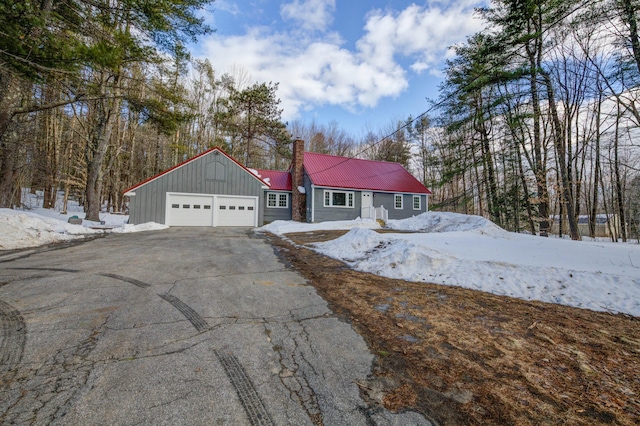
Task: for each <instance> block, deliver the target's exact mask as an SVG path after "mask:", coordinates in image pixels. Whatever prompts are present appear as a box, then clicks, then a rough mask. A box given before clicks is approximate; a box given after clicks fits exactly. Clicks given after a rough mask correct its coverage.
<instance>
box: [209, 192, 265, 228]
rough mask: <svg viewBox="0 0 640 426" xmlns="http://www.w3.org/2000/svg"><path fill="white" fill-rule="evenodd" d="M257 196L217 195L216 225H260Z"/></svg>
mask: <svg viewBox="0 0 640 426" xmlns="http://www.w3.org/2000/svg"><path fill="white" fill-rule="evenodd" d="M257 204H258V202H257V198H251V197H224V196H221V195H218V196H216V211H215V224H214V226H258V208H257Z"/></svg>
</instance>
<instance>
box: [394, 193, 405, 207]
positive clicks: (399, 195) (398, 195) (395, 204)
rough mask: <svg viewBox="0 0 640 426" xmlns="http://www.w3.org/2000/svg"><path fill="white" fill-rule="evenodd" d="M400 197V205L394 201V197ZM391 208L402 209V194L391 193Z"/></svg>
mask: <svg viewBox="0 0 640 426" xmlns="http://www.w3.org/2000/svg"><path fill="white" fill-rule="evenodd" d="M397 197H400V207H398V204H397V203H396V198H397ZM393 208H394V209H396V210H404V196H403V195H402V194H393Z"/></svg>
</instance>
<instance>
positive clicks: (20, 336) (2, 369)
mask: <svg viewBox="0 0 640 426" xmlns="http://www.w3.org/2000/svg"><path fill="white" fill-rule="evenodd" d="M26 340H27V326H26V324H25V322H24V318H22V315H20V312H19V311H18V310H17V309H15V308H14V307H13V306H11V305H9V304H8V303H6V302H3V301H2V300H0V379H2V381H1V382H0V388H5V387H7V386H9V384H10V383H11V380H12V379H13V377H15V375H16V373H17V368H16V367H17V365H18V364H19V363H20V360H21V359H22V353H23V352H24V345H25V342H26Z"/></svg>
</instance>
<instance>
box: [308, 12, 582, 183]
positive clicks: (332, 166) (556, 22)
mask: <svg viewBox="0 0 640 426" xmlns="http://www.w3.org/2000/svg"><path fill="white" fill-rule="evenodd" d="M590 3H591V0H585V1H584V2H581V3H579V4H577V5H576V6H575V7H574V8H572V9H570V10H568V11H567V12H566V13H565V14H563V15H560V16H559V17H558V18H557V19H556V20H554V21H552V22H551V24H550V25H549V26H548V27H547V28H544V29H543V30H542V31H541V32H540V35H542V34H545V33H546V32H548V31H549V30H551V29H552V28H554V27H555V26H556V25H557V24H559V23H560V22H562V21H563V20H564V19H566V18H568V17H569V16H570V15H572V14H574V13H575V12H577V11H578V10H579V9H582V8H583V7H585V6H586V5H588V4H590ZM514 55H515V53H514ZM497 67H498V65H496V64H492V65H490V66H489V68H488V69H487V70H486V71H487V72H491V71H494V70H495V69H496V68H497ZM481 77H484V75H483V74H480V75H477V76H476V77H474V78H472V79H471V80H470V81H469V82H467V83H465V84H464V85H463V86H461V87H459V88H458V89H456V90H454V91H453V92H452V93H450V94H448V95H447V96H445V97H444V98H443V99H441V100H440V101H438V102H436V103H434V104H433V105H432V106H431V107H430V108H427V110H426V111H424V112H423V113H421V114H420V115H418V116H416V117H415V118H413V119H411V120H407V122H406V123H405V124H404V125H402V126H400V127H398V128H397V129H396V130H394V131H393V132H391V133H389V134H388V135H386V136H384V137H382V138H381V139H379V140H377V141H376V142H374V143H372V144H369V145H368V146H367V147H365V148H363V149H361V150H360V151H358V152H356V153H355V154H354V155H353V156H351V157H345V159H344V160H343V161H340V162H339V163H336V164H333V165H331V166H329V167H327V168H325V169H322V170H318V171H316V172H314V173H312V174H318V173H322V172H325V171H327V170H331V169H333V168H335V167H338V166H340V165H341V164H344V163H346V162H347V161H349V160H356V159H358V158H357V157H358V156H359V155H361V154H363V153H364V152H365V151H367V150H369V149H371V148H373V147H375V146H376V145H378V144H380V143H382V142H384V141H385V140H388V139H389V138H391V137H392V136H394V135H395V134H396V133H398V132H400V131H402V130H404V129H406V128H407V127H409V126H410V125H411V124H413V123H414V122H415V121H416V120H419V119H421V118H422V117H424V116H426V115H427V114H429V113H430V112H431V111H433V110H434V109H436V108H439V107H440V106H442V105H443V104H444V103H445V102H447V101H449V100H450V99H451V98H453V97H454V96H456V95H458V94H459V93H460V92H462V91H464V90H466V89H468V88H469V87H471V86H472V85H473V84H475V83H476V82H477V81H478V79H480V78H481Z"/></svg>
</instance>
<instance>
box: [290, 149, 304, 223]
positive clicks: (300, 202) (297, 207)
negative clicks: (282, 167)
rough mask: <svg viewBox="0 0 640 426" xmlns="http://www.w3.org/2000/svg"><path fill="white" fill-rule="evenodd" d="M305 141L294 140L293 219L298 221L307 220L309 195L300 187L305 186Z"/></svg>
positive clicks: (292, 164) (292, 176) (292, 163)
mask: <svg viewBox="0 0 640 426" xmlns="http://www.w3.org/2000/svg"><path fill="white" fill-rule="evenodd" d="M303 162H304V141H303V140H302V139H296V140H295V141H293V160H292V161H291V219H293V220H295V221H297V222H306V221H307V197H306V194H303V193H301V192H300V190H299V189H298V188H300V187H304V171H303V169H302V166H303Z"/></svg>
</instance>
